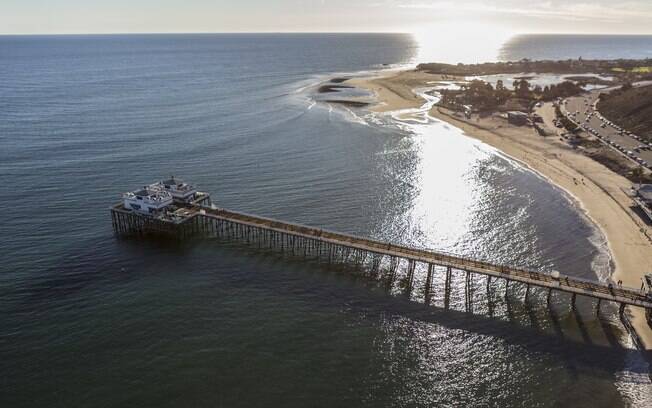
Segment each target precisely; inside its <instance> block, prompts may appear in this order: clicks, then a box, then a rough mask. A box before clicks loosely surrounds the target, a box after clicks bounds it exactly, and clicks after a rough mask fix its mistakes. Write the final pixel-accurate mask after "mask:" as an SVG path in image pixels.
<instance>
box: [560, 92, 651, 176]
mask: <svg viewBox="0 0 652 408" xmlns="http://www.w3.org/2000/svg"><path fill="white" fill-rule="evenodd" d="M601 92H604V90H596V91H592V92H589V93H588V94H584V95H581V96H576V97H571V98H567V99H565V100H564V101H562V104H561V111H562V113H563V114H564V115H566V117H568V118H569V119H570V120H571V121H573V122H574V123H575V124H577V125H579V126H581V127H582V128H583V129H584V130H585V131H586V132H588V133H590V134H592V135H594V136H595V137H597V138H598V139H599V140H600V141H602V142H603V143H604V144H605V145H606V146H609V147H610V148H612V149H613V150H615V151H617V152H619V153H620V154H622V155H623V156H624V157H627V158H628V159H629V160H630V161H632V162H633V163H635V164H637V165H641V166H643V167H646V168H648V169H649V170H652V143H651V144H649V145H646V144H645V143H644V142H642V141H639V140H637V139H636V135H628V134H627V133H626V132H624V131H621V129H619V128H618V127H617V125H615V124H610V123H609V121H608V120H607V119H605V118H603V117H602V116H601V115H600V113H599V112H598V111H597V110H596V109H595V106H596V103H597V101H598V98H599V96H600V93H601Z"/></svg>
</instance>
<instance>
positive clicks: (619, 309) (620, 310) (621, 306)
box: [618, 303, 625, 317]
mask: <svg viewBox="0 0 652 408" xmlns="http://www.w3.org/2000/svg"><path fill="white" fill-rule="evenodd" d="M618 314H619V315H620V316H621V317H622V316H623V315H624V314H625V304H624V303H621V304H620V308H618Z"/></svg>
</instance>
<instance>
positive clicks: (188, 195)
mask: <svg viewBox="0 0 652 408" xmlns="http://www.w3.org/2000/svg"><path fill="white" fill-rule="evenodd" d="M149 188H150V189H152V190H158V191H166V192H168V193H170V195H171V196H172V198H173V199H174V200H175V201H177V202H183V203H188V202H190V201H192V200H193V199H194V198H195V196H196V195H197V189H196V188H195V187H194V186H193V185H192V184H188V183H185V182H184V181H183V180H181V179H178V178H175V177H174V176H171V177H170V178H169V179H167V180H162V181H159V182H158V183H154V184H151V185H150V186H149Z"/></svg>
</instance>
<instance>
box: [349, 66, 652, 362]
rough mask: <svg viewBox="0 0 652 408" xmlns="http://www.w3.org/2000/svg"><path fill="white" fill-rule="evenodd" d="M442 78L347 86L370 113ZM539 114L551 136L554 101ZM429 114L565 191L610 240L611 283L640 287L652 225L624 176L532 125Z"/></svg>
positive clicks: (651, 250) (637, 321) (417, 103)
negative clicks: (369, 98)
mask: <svg viewBox="0 0 652 408" xmlns="http://www.w3.org/2000/svg"><path fill="white" fill-rule="evenodd" d="M441 80H449V81H450V80H455V78H451V77H448V78H443V77H441V76H439V75H431V74H426V73H422V72H417V71H394V72H389V73H384V74H382V76H378V77H372V78H356V79H353V80H351V81H349V84H350V85H354V86H358V87H361V88H365V89H367V90H370V91H373V92H374V94H375V95H376V97H377V98H378V102H379V103H378V104H377V105H376V106H374V107H373V108H372V110H373V111H376V112H389V111H396V110H404V109H414V108H419V107H421V106H423V104H424V103H425V101H424V100H423V99H422V98H421V97H419V96H418V95H417V94H416V93H415V92H414V89H415V88H424V87H428V86H433V85H435V82H437V81H441ZM539 114H540V115H541V116H543V117H544V120H545V124H546V125H547V128H548V130H549V131H550V132H551V134H553V135H556V129H555V128H554V127H553V126H552V123H551V122H552V119H553V117H554V110H553V108H552V105H551V104H546V105H544V106H543V107H542V108H541V109H540V110H539ZM430 115H431V116H432V117H434V118H437V119H440V120H443V121H446V122H448V123H450V124H451V125H453V126H456V127H458V128H460V129H462V130H463V131H464V132H465V133H466V134H467V135H468V136H470V137H473V138H475V139H478V140H481V141H483V142H485V143H487V144H489V145H491V146H493V147H495V148H497V149H499V150H501V151H502V152H504V153H505V154H507V155H509V156H511V157H512V158H514V159H516V160H519V161H520V162H522V163H524V164H525V165H527V166H528V167H529V168H531V169H532V170H534V171H536V172H537V173H539V174H541V175H542V176H543V177H545V178H547V179H548V180H550V182H552V183H553V184H555V185H557V186H559V187H560V188H562V189H564V190H565V191H566V192H568V193H569V194H570V195H571V196H572V197H573V198H574V199H575V200H576V201H577V203H578V205H579V206H580V207H581V208H582V209H583V211H584V212H585V213H586V215H587V216H588V217H589V218H590V219H591V220H592V221H593V222H594V223H595V224H596V225H597V226H598V228H600V230H601V231H602V233H603V234H604V236H605V237H606V239H607V241H608V246H609V249H610V252H611V256H612V260H613V263H614V267H615V269H614V272H613V274H612V276H611V279H612V281H613V282H614V283H615V282H617V281H618V280H622V282H623V286H628V287H632V288H636V289H638V288H640V286H641V278H642V277H643V275H645V273H650V272H652V270H651V268H652V240H651V238H650V237H652V228H650V227H649V226H647V225H645V223H644V222H643V221H642V220H641V219H640V218H639V216H638V215H637V214H636V213H634V212H633V211H632V210H631V209H630V206H631V205H632V201H631V199H630V198H629V197H628V196H627V195H626V194H625V192H624V191H623V190H627V189H629V188H630V186H631V183H630V182H629V181H628V180H627V179H625V178H624V177H622V176H620V175H618V174H616V173H614V172H613V171H611V170H609V169H608V168H606V167H605V166H603V165H602V164H600V163H598V162H596V161H594V160H592V159H590V158H589V157H587V156H584V155H583V154H581V153H578V152H577V151H575V150H573V149H572V148H570V147H569V146H568V145H566V144H565V143H563V142H561V141H560V140H559V138H558V137H557V136H547V137H542V136H539V135H538V133H537V132H536V131H535V130H534V129H533V128H530V127H518V126H513V125H510V124H508V123H507V121H506V120H504V119H502V118H500V117H497V116H490V117H487V118H477V117H475V116H474V117H473V118H471V119H470V120H468V119H465V118H463V117H459V116H455V115H453V113H452V112H450V111H448V110H446V109H442V108H438V107H436V106H435V107H433V108H432V109H431V110H430ZM627 313H628V315H629V317H630V319H631V322H632V325H633V326H634V328H635V330H636V332H637V333H638V335H639V337H640V339H641V340H642V342H643V345H644V346H645V347H646V349H648V350H650V349H652V329H650V327H649V326H648V324H647V322H646V320H645V312H644V310H643V309H641V308H635V307H628V308H627Z"/></svg>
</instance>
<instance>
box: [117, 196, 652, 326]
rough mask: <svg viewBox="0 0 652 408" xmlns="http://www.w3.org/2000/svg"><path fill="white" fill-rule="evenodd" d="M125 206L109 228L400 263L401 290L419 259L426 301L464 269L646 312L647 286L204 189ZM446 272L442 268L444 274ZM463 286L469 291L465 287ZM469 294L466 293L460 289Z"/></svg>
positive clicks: (365, 264) (371, 264) (367, 264)
mask: <svg viewBox="0 0 652 408" xmlns="http://www.w3.org/2000/svg"><path fill="white" fill-rule="evenodd" d="M126 205H127V204H125V203H119V204H116V205H114V206H113V207H111V217H112V221H113V228H114V230H115V232H116V234H118V235H138V236H147V235H164V236H169V237H173V238H180V239H183V238H189V237H214V238H224V239H231V240H239V241H242V242H244V243H247V244H249V245H255V246H258V247H259V248H269V249H276V250H280V251H282V252H284V253H290V254H292V255H294V256H304V257H313V258H317V259H320V260H321V259H323V260H325V261H327V262H330V263H345V264H351V265H354V266H357V267H360V268H363V269H365V270H367V271H368V272H369V273H370V274H372V275H377V276H380V275H381V274H382V275H383V276H384V277H385V278H386V279H387V282H388V285H392V283H393V282H395V281H396V279H397V277H398V272H399V268H400V265H401V263H403V264H406V268H404V270H405V271H406V272H405V273H406V276H405V280H406V282H407V286H408V287H407V288H406V290H407V291H408V292H411V291H412V289H413V284H414V273H415V269H416V266H417V265H419V264H421V265H422V267H423V268H424V270H425V271H427V272H426V273H427V275H426V279H425V287H424V288H423V293H424V294H425V299H424V300H425V301H426V303H428V302H429V298H430V295H431V294H432V290H433V287H432V283H433V276H434V274H435V273H445V274H446V275H445V278H446V281H445V288H446V291H447V292H448V291H449V289H450V282H451V279H452V275H453V273H454V272H457V273H464V274H465V279H466V288H467V289H468V288H469V286H470V282H471V280H472V277H473V275H474V274H477V275H484V276H486V277H487V286H489V283H490V281H491V279H503V280H505V281H506V285H507V286H509V284H510V282H514V283H519V284H522V285H525V286H526V291H525V298H526V299H525V300H527V297H528V294H529V292H530V287H539V288H543V289H545V290H547V297H546V299H547V301H548V302H550V299H551V295H552V293H553V292H562V293H568V294H570V295H571V304H572V306H573V307H574V306H575V300H576V297H577V295H581V296H586V297H590V298H594V299H596V300H597V304H596V310H597V312H598V313H599V312H600V306H601V304H602V301H610V302H615V303H616V304H618V305H619V306H620V308H619V310H620V313H621V314H622V313H623V312H624V309H625V307H626V306H634V307H642V308H645V309H646V312H647V316H648V322H649V321H650V314H651V313H652V291H651V289H650V288H649V287H648V288H646V289H645V290H643V289H641V290H638V289H634V288H627V287H621V286H615V285H612V284H605V283H602V282H598V281H593V280H587V279H581V278H576V277H571V276H566V275H561V274H560V273H558V272H555V271H552V272H547V271H535V270H528V269H523V268H517V267H512V266H507V265H498V264H493V263H489V262H484V261H481V260H476V259H471V258H468V257H463V256H459V255H453V254H449V253H445V252H438V251H433V250H429V249H419V248H412V247H409V246H404V245H398V244H393V243H390V242H383V241H379V240H374V239H371V238H363V237H358V236H354V235H349V234H343V233H339V232H333V231H328V230H324V229H320V228H315V227H309V226H305V225H300V224H296V223H291V222H286V221H280V220H275V219H271V218H266V217H260V216H257V215H252V214H246V213H243V212H237V211H232V210H228V209H225V208H218V207H215V206H212V205H211V204H210V196H209V195H208V194H207V193H200V192H197V193H196V194H195V195H194V196H193V197H192V198H191V199H189V200H185V201H181V202H179V201H177V202H176V203H175V204H174V205H172V206H170V207H169V208H168V209H167V210H166V211H165V212H164V213H160V214H155V215H150V214H142V213H139V212H138V211H134V210H130V209H128V208H127V207H126ZM444 271H445V272H444ZM467 292H468V291H467ZM467 296H468V293H467Z"/></svg>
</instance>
